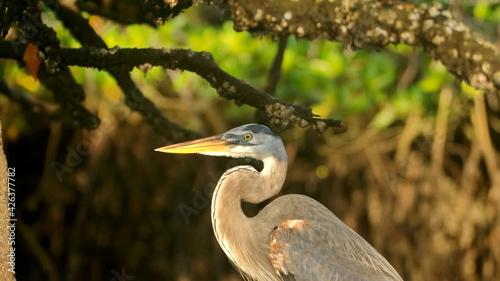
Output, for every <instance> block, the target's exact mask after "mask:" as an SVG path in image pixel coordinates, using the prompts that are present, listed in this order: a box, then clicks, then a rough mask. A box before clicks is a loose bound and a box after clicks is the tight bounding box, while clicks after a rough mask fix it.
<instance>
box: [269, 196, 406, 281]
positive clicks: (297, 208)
mask: <svg viewBox="0 0 500 281" xmlns="http://www.w3.org/2000/svg"><path fill="white" fill-rule="evenodd" d="M280 198H283V199H284V200H283V199H281V200H278V199H280ZM280 198H278V199H277V200H275V201H274V202H276V201H277V202H276V203H274V202H273V203H274V204H273V205H275V206H273V208H272V209H273V210H278V209H281V210H282V208H281V207H285V206H280V205H282V204H286V205H287V206H286V208H287V209H290V208H291V209H292V211H290V214H293V217H292V215H290V216H287V215H286V214H284V215H283V213H282V215H276V216H274V215H271V214H269V216H271V217H275V218H274V219H277V220H280V223H279V226H278V228H276V230H274V231H273V233H272V234H271V249H272V253H271V257H272V258H273V259H276V260H273V266H274V267H275V270H276V271H279V272H280V273H281V275H282V276H285V273H288V276H293V278H295V279H285V278H284V277H282V278H283V280H296V281H310V280H323V281H334V280H346V281H347V280H359V281H363V280H380V281H382V280H387V281H392V280H400V281H401V280H402V279H401V277H400V276H399V275H398V273H397V272H396V271H395V270H394V269H393V268H392V266H391V265H390V264H389V262H387V261H386V260H385V258H384V257H382V255H380V254H379V253H378V252H377V251H376V250H375V249H374V248H373V247H372V246H371V245H370V244H369V243H368V242H366V241H365V240H364V239H363V238H362V237H361V236H359V235H358V234H357V233H356V232H354V231H353V230H351V229H350V228H349V227H348V226H347V225H345V224H344V223H343V222H342V221H340V220H339V219H338V218H337V217H336V216H335V215H334V214H333V213H332V212H330V211H329V210H328V209H327V208H326V207H324V206H323V205H321V204H320V203H318V202H317V201H315V200H313V199H311V198H309V197H306V196H301V195H287V196H282V197H280ZM291 206H292V207H291ZM263 212H265V210H263ZM278 213H279V212H278ZM275 214H276V213H275ZM273 243H274V244H273Z"/></svg>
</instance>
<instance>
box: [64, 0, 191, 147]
mask: <svg viewBox="0 0 500 281" xmlns="http://www.w3.org/2000/svg"><path fill="white" fill-rule="evenodd" d="M184 2H185V1H184ZM54 12H56V14H57V17H58V18H59V19H60V20H61V21H62V23H63V24H64V26H65V27H66V28H68V29H69V30H70V32H71V34H73V36H74V37H75V38H76V39H77V40H78V41H80V43H81V44H82V45H83V46H88V47H99V48H107V45H106V43H105V42H104V40H102V38H101V37H99V35H97V34H96V33H95V31H94V29H93V28H92V27H91V26H90V25H89V23H88V21H87V20H85V19H84V18H83V17H82V16H81V14H78V13H75V12H73V11H72V10H70V9H68V8H66V7H64V6H60V7H59V8H58V9H57V10H55V9H54ZM108 71H109V73H110V74H111V75H112V76H113V77H114V78H115V79H116V82H117V84H118V86H120V88H121V89H122V91H123V93H124V95H125V104H126V105H127V106H128V107H129V108H130V109H132V110H136V111H138V112H139V113H141V114H142V116H144V118H145V120H146V122H147V123H148V124H149V125H150V126H151V127H152V128H153V130H154V132H155V133H157V134H158V135H160V136H162V137H163V138H165V139H166V140H169V141H172V142H178V141H184V140H186V139H193V138H197V137H200V135H199V134H198V133H196V132H193V131H190V130H187V129H185V128H183V127H181V126H179V125H177V124H175V123H173V122H171V121H170V120H169V119H168V118H166V117H165V116H163V114H162V113H161V112H160V110H158V108H156V106H155V105H154V104H153V102H151V101H150V100H149V99H148V98H146V96H144V94H143V93H142V92H141V90H140V89H139V88H137V86H136V85H135V83H134V81H133V80H132V78H131V77H130V73H129V72H128V71H126V70H124V69H123V68H113V67H109V68H108Z"/></svg>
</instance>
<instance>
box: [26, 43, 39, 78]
mask: <svg viewBox="0 0 500 281" xmlns="http://www.w3.org/2000/svg"><path fill="white" fill-rule="evenodd" d="M37 54H38V46H37V45H34V44H31V43H28V45H26V49H25V50H24V55H23V61H24V64H26V67H28V70H29V72H30V74H31V76H32V77H33V78H34V79H35V81H36V80H37V79H38V69H39V68H40V63H41V62H40V60H39V59H38V57H37Z"/></svg>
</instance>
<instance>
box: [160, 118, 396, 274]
mask: <svg viewBox="0 0 500 281" xmlns="http://www.w3.org/2000/svg"><path fill="white" fill-rule="evenodd" d="M156 151H161V152H166V153H200V154H205V155H213V156H227V157H236V158H240V157H251V158H254V159H258V160H261V161H262V162H263V165H264V167H263V169H262V171H260V172H259V171H257V170H256V169H255V168H254V167H252V166H237V167H234V168H231V169H229V170H227V171H226V172H225V173H224V174H223V175H222V177H221V178H220V179H219V182H218V183H217V187H216V188H215V191H214V195H213V197H212V215H211V217H212V226H213V229H214V233H215V237H216V238H217V241H218V242H219V244H220V246H221V248H222V250H223V251H224V252H225V253H226V255H227V257H228V258H229V260H230V261H231V262H232V263H233V264H234V265H235V266H236V268H237V269H238V270H239V271H240V273H241V274H242V276H243V278H244V279H246V280H258V281H278V280H297V281H299V280H304V281H306V280H307V281H312V280H321V281H329V280H402V279H401V277H400V276H399V274H398V273H397V272H396V270H394V268H393V267H392V266H391V265H390V264H389V262H387V260H386V259H385V258H384V257H382V255H380V253H378V252H377V250H375V249H374V248H373V247H372V246H371V245H370V244H368V242H366V241H365V240H364V239H363V238H362V237H361V236H359V235H358V234H357V233H356V232H354V231H353V230H352V229H350V228H349V227H348V226H347V225H345V224H344V223H343V222H342V221H340V220H339V219H338V218H337V217H336V216H335V215H334V214H333V213H332V212H331V211H330V210H328V209H327V208H326V207H325V206H323V205H321V204H320V203H319V202H317V201H315V200H314V199H312V198H310V197H307V196H304V195H298V194H293V195H285V196H281V197H279V198H277V199H276V200H274V201H272V202H271V203H269V204H268V205H267V206H266V207H265V208H264V209H263V210H261V211H260V212H259V213H258V214H257V215H256V216H254V217H247V216H246V215H245V214H244V213H243V210H242V209H241V201H246V202H250V203H260V202H262V201H264V200H266V199H268V198H270V197H272V196H274V195H276V194H277V193H278V192H279V191H280V189H281V187H282V185H283V182H284V180H285V177H286V171H287V162H288V160H287V154H286V151H285V147H284V146H283V142H282V141H281V139H280V138H279V137H278V136H276V135H275V134H274V133H273V132H272V131H271V130H269V128H267V127H266V126H263V125H258V124H249V125H243V126H240V127H237V128H234V129H232V130H230V131H228V132H226V133H224V134H220V135H216V136H212V137H207V138H203V139H199V140H194V141H188V142H184V143H179V144H174V145H170V146H165V147H162V148H158V149H156Z"/></svg>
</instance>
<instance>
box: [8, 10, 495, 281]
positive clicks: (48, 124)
mask: <svg viewBox="0 0 500 281" xmlns="http://www.w3.org/2000/svg"><path fill="white" fill-rule="evenodd" d="M471 3H472V2H471ZM471 3H469V2H467V1H464V2H461V1H454V2H453V3H451V5H450V9H452V10H453V11H454V13H455V16H456V17H458V18H460V17H461V19H462V20H463V21H464V22H466V23H467V24H468V25H469V26H471V27H472V28H473V29H475V30H476V31H477V32H480V33H482V34H483V36H485V37H487V38H489V39H490V40H492V41H493V42H494V43H496V44H497V45H499V43H500V40H499V39H498V35H499V34H500V28H499V26H498V23H499V22H500V5H499V4H498V3H494V2H491V1H479V2H477V3H474V5H472V4H471ZM223 15H224V11H222V10H220V9H219V8H217V7H215V6H204V5H201V6H197V7H192V8H190V9H188V10H187V11H186V12H185V13H182V14H181V15H179V16H177V17H175V18H174V19H172V20H170V21H168V22H166V24H165V25H164V26H161V27H158V28H154V27H151V26H149V25H137V24H135V25H123V24H118V23H116V22H113V21H111V20H108V19H106V18H104V17H99V16H93V15H90V14H85V17H86V18H88V20H89V22H90V23H91V25H92V27H93V28H94V29H95V30H96V32H97V33H98V34H99V35H100V36H101V37H102V38H103V39H104V40H105V41H106V43H107V44H108V46H110V47H113V46H115V45H116V46H120V47H123V48H125V47H138V48H149V47H158V48H160V47H167V48H175V47H180V48H191V49H193V50H195V51H208V52H211V53H212V55H213V56H214V58H215V61H216V62H217V63H218V64H219V66H220V67H221V68H222V69H223V70H225V71H226V72H228V73H230V74H232V75H233V76H235V77H238V78H241V79H244V80H246V81H248V82H249V83H250V84H251V85H252V86H254V87H257V88H264V87H265V85H266V81H267V73H268V71H269V68H270V66H271V64H272V61H273V59H274V56H275V54H276V49H277V41H276V40H273V38H270V36H267V35H265V34H262V35H251V34H248V33H236V32H235V31H233V29H232V23H231V22H230V21H224V20H223V19H224V16H223ZM43 18H44V21H45V22H46V23H47V24H48V25H50V26H51V27H53V28H54V29H55V30H56V31H57V33H58V36H59V39H60V40H61V44H62V46H66V47H75V48H76V47H79V43H78V42H77V41H76V40H74V39H73V38H72V37H71V35H70V33H69V32H68V31H67V30H65V29H64V27H63V26H62V25H61V24H60V22H59V21H58V20H57V19H56V18H55V16H54V14H53V13H52V12H50V11H49V10H46V11H45V13H44V14H43ZM282 69H283V72H282V78H281V80H280V81H279V83H278V86H277V90H276V96H277V97H278V98H279V99H282V100H286V101H289V102H294V103H297V104H300V105H303V106H309V107H311V108H312V109H313V112H314V113H316V114H319V115H321V116H322V117H323V118H335V119H342V120H343V121H344V122H345V124H346V125H347V131H346V132H344V133H341V134H339V133H336V132H334V131H332V130H329V131H326V132H325V133H324V134H323V135H318V134H317V133H316V132H314V131H311V130H308V129H307V128H306V129H300V128H289V129H287V130H282V129H280V128H273V129H274V130H275V131H277V132H278V134H279V135H280V136H281V137H282V138H283V140H284V142H285V145H286V148H287V151H288V154H289V159H290V160H289V161H290V166H289V172H288V178H287V181H286V183H285V186H284V188H283V190H282V192H281V193H280V195H281V194H288V193H302V194H306V195H308V196H311V197H313V198H315V199H317V200H318V201H320V202H321V203H323V204H324V205H326V206H327V207H328V208H330V209H331V210H332V211H333V212H334V213H335V214H337V215H338V216H339V217H340V218H341V219H342V220H343V221H344V222H346V223H347V224H348V225H349V226H350V227H352V228H353V229H354V230H356V231H357V232H358V233H360V234H361V235H362V236H363V237H364V238H365V239H367V240H368V241H369V242H370V243H371V244H372V245H373V246H374V247H375V248H376V249H378V250H379V251H380V252H381V253H382V254H383V255H384V256H385V257H386V258H387V259H388V260H389V261H390V262H391V264H393V266H394V267H395V268H396V269H397V270H398V272H399V273H400V274H401V276H402V277H403V278H404V279H405V280H500V161H499V155H500V154H499V150H500V96H499V94H498V93H490V94H487V95H483V93H480V92H475V91H474V90H473V89H472V88H470V87H468V86H467V85H465V84H464V83H458V82H456V81H455V80H454V78H453V77H452V76H451V75H450V74H449V73H447V72H446V70H445V69H444V68H443V66H442V65H441V64H440V63H438V62H435V61H432V60H431V58H430V56H429V55H427V54H425V53H423V52H422V51H421V50H418V49H417V50H415V49H412V48H408V47H406V46H403V45H398V46H391V47H388V48H385V49H383V50H380V51H378V52H376V51H374V50H360V51H357V52H354V53H353V52H348V51H345V50H344V48H343V46H342V45H340V44H337V43H332V42H326V41H322V40H314V41H312V42H309V41H303V40H296V39H294V38H289V39H288V45H287V49H286V51H285V54H284V61H283V65H282ZM71 72H72V73H73V75H74V76H75V78H76V79H77V81H78V83H80V84H82V85H83V86H84V88H85V92H86V93H87V96H86V100H85V106H86V108H88V109H89V110H90V111H91V112H95V113H96V114H97V115H98V116H99V118H100V119H101V121H102V123H101V125H100V126H99V128H97V129H96V130H93V131H90V130H86V129H80V128H75V127H73V126H71V124H67V123H64V122H61V121H59V120H54V119H52V118H51V117H50V116H47V115H46V114H44V112H40V111H33V110H30V109H29V108H26V107H24V106H22V105H21V104H19V103H16V102H13V101H12V100H10V99H8V98H7V97H6V96H4V95H0V108H1V116H0V117H1V120H2V125H3V132H4V135H3V138H4V141H5V145H6V154H7V159H8V161H9V166H10V167H15V168H16V175H17V176H16V181H17V193H16V198H17V201H16V203H17V205H16V207H17V209H16V210H17V218H18V229H17V231H18V234H17V236H16V238H17V239H18V240H19V242H18V243H16V246H17V248H16V254H17V256H16V257H17V259H16V261H17V263H16V265H17V268H16V272H17V274H16V276H17V278H18V280H183V281H184V280H241V277H239V274H238V273H237V272H236V271H235V270H233V269H232V267H231V265H230V264H229V262H228V261H227V259H226V257H225V256H224V254H223V252H222V251H221V249H220V248H219V246H218V245H217V243H216V241H215V239H214V236H213V234H212V227H211V225H210V212H209V208H210V204H209V198H210V196H211V190H212V189H213V188H214V187H215V184H216V182H217V179H218V177H219V176H220V175H221V174H222V173H223V171H224V170H226V169H227V168H228V167H230V166H231V165H236V162H235V161H234V160H230V159H214V158H211V157H204V156H195V155H188V156H186V155H184V156H182V155H181V156H175V155H164V154H159V153H155V152H154V151H153V149H154V148H157V147H160V146H163V145H165V143H162V142H161V141H160V140H159V138H158V136H157V135H155V132H154V131H151V129H150V128H149V127H148V126H147V124H145V123H144V121H143V119H142V116H140V115H139V114H138V113H135V112H132V111H131V110H130V109H129V108H127V107H126V106H125V105H124V102H123V96H122V94H121V91H120V89H119V87H118V86H117V85H116V83H115V81H114V79H113V78H112V77H111V76H110V75H109V74H108V73H107V72H103V71H98V70H95V69H86V68H79V67H72V68H71ZM0 76H1V77H3V78H4V79H5V81H6V82H7V84H8V86H9V87H10V88H11V89H14V90H15V91H17V92H18V93H21V94H23V95H27V96H29V97H30V98H32V99H34V100H37V102H39V103H40V104H42V105H43V108H46V109H50V107H51V104H52V103H53V95H52V93H51V92H49V91H47V90H46V89H44V87H43V86H42V85H41V84H40V83H39V82H37V81H35V80H34V79H33V78H32V77H31V76H30V75H29V73H28V72H27V71H26V69H22V68H20V67H19V65H18V64H16V63H15V62H13V61H5V60H3V61H0ZM133 79H134V81H135V83H136V84H137V85H138V87H139V88H140V89H141V90H142V91H143V92H144V93H145V94H146V95H147V97H148V98H150V99H151V100H152V101H154V103H155V104H156V106H157V107H158V108H160V109H161V110H162V111H163V113H164V115H165V116H167V117H168V118H170V119H171V120H173V121H175V122H176V123H178V124H180V125H182V126H185V127H187V128H189V129H192V130H195V131H200V132H203V133H205V134H207V135H208V134H216V133H221V132H224V131H226V130H228V129H230V128H232V127H235V126H238V125H241V124H245V123H252V122H255V120H256V119H255V110H254V109H253V108H251V107H248V106H241V107H238V106H235V105H234V103H233V102H232V101H227V100H224V99H221V98H220V97H218V96H217V95H216V92H215V90H214V89H212V88H211V87H210V86H209V84H208V83H206V82H205V81H204V80H202V79H200V78H199V77H197V76H196V75H195V74H193V73H188V72H179V71H171V70H164V69H162V68H159V67H156V68H153V69H151V70H149V71H147V72H142V71H141V70H139V69H134V70H133ZM254 211H255V210H254ZM120 277H124V278H125V279H120Z"/></svg>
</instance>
